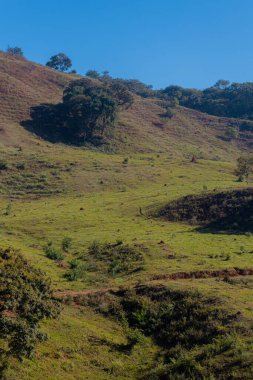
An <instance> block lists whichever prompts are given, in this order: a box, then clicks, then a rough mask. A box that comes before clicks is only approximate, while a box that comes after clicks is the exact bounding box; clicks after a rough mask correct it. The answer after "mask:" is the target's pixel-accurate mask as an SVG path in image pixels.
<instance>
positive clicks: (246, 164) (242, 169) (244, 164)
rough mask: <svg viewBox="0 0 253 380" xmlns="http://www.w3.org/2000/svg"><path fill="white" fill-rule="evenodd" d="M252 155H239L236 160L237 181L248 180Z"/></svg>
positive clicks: (252, 163)
mask: <svg viewBox="0 0 253 380" xmlns="http://www.w3.org/2000/svg"><path fill="white" fill-rule="evenodd" d="M252 166H253V157H239V158H238V160H237V167H236V170H235V175H236V176H237V177H238V181H239V182H243V181H244V180H246V182H248V181H249V176H250V174H251V172H252Z"/></svg>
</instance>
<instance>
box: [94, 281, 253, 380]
mask: <svg viewBox="0 0 253 380" xmlns="http://www.w3.org/2000/svg"><path fill="white" fill-rule="evenodd" d="M88 304H89V305H90V306H92V307H95V308H96V309H97V311H100V312H101V313H104V314H106V315H108V314H109V315H110V314H111V315H112V316H113V317H114V318H117V319H119V320H120V321H121V323H122V325H123V327H124V331H125V332H126V336H127V338H128V345H130V346H131V347H132V346H133V345H135V344H138V343H139V342H141V336H142V335H145V336H147V337H151V338H152V339H153V340H154V342H155V343H156V345H157V346H158V347H160V352H159V354H158V355H157V359H156V360H155V361H154V362H153V363H150V365H149V368H148V369H147V370H144V371H143V370H141V371H140V374H139V377H138V378H139V379H142V380H167V379H171V380H175V379H178V380H179V379H181V380H183V379H184V380H185V379H188V380H190V379H196V380H197V379H199V380H201V379H202V380H204V379H220V380H221V379H223V380H224V379H238V380H239V379H242V378H245V379H250V377H248V374H250V373H251V370H250V368H252V354H250V355H247V354H248V353H247V348H246V345H244V344H243V343H242V342H241V341H240V339H239V338H238V335H239V334H244V332H246V331H247V330H245V329H246V326H245V329H242V328H241V327H240V326H241V320H240V315H239V314H238V313H237V314H234V313H230V312H229V311H227V310H225V309H224V308H222V307H221V306H220V302H219V300H217V299H215V298H208V297H205V296H202V295H201V294H200V293H197V292H186V291H180V290H170V289H169V288H167V287H165V286H162V285H160V286H139V287H135V288H134V289H132V290H120V291H118V292H116V293H113V294H111V295H110V296H108V297H107V298H103V299H101V297H98V298H94V299H92V297H90V298H89V300H88ZM106 304H107V306H106ZM130 330H132V331H131V332H130ZM240 376H241V377H240Z"/></svg>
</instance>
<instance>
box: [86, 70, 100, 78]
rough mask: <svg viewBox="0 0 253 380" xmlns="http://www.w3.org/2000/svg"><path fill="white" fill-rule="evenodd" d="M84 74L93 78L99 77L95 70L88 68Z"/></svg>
mask: <svg viewBox="0 0 253 380" xmlns="http://www.w3.org/2000/svg"><path fill="white" fill-rule="evenodd" d="M85 75H86V76H87V77H90V78H94V79H99V78H100V74H99V73H98V72H97V71H96V70H88V71H87V73H86V74H85Z"/></svg>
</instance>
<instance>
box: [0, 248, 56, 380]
mask: <svg viewBox="0 0 253 380" xmlns="http://www.w3.org/2000/svg"><path fill="white" fill-rule="evenodd" d="M59 311H60V308H59V302H58V301H57V300H56V299H55V298H54V297H53V292H52V289H51V285H50V282H49V280H48V279H46V278H45V277H44V275H43V273H42V272H41V271H39V270H38V269H35V268H33V267H32V266H31V265H30V264H29V263H28V262H27V261H26V260H25V259H24V258H23V256H22V255H21V254H20V253H19V252H17V251H15V250H13V249H11V248H8V249H0V326H1V329H0V330H1V331H0V378H1V379H2V378H4V372H5V370H6V369H7V367H8V365H9V362H10V360H11V358H16V359H18V360H20V361H22V359H23V358H24V357H31V356H32V353H33V350H34V348H35V346H36V345H37V344H38V343H39V342H42V341H43V340H45V339H46V335H45V334H44V333H43V332H42V331H40V329H39V325H40V322H41V321H42V320H43V319H45V318H55V317H56V316H57V315H58V314H59Z"/></svg>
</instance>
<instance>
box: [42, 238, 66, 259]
mask: <svg viewBox="0 0 253 380" xmlns="http://www.w3.org/2000/svg"><path fill="white" fill-rule="evenodd" d="M43 249H44V252H45V254H46V257H47V258H48V259H50V260H55V261H61V260H63V259H64V255H63V253H62V252H60V251H59V250H57V249H56V248H55V247H53V243H52V242H51V241H50V242H48V243H47V245H46V246H45V247H44V248H43Z"/></svg>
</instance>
